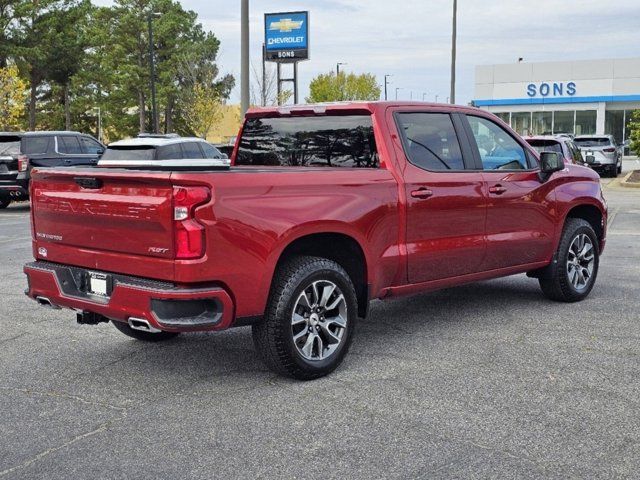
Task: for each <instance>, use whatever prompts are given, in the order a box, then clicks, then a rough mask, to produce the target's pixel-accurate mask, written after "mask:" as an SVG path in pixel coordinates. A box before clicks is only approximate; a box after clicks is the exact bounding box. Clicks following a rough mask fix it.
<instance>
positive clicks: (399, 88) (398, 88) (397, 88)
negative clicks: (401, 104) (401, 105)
mask: <svg viewBox="0 0 640 480" xmlns="http://www.w3.org/2000/svg"><path fill="white" fill-rule="evenodd" d="M401 89H402V87H396V100H398V90H401Z"/></svg>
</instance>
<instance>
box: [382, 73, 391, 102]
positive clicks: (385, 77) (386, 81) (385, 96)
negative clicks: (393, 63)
mask: <svg viewBox="0 0 640 480" xmlns="http://www.w3.org/2000/svg"><path fill="white" fill-rule="evenodd" d="M389 77H393V75H391V74H386V75H385V76H384V99H385V100H387V85H388V84H389Z"/></svg>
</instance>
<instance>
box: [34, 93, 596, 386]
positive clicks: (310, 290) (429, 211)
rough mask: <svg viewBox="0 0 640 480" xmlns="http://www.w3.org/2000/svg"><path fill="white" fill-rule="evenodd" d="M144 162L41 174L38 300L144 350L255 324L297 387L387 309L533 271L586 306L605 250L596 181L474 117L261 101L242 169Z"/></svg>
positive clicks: (37, 182)
mask: <svg viewBox="0 0 640 480" xmlns="http://www.w3.org/2000/svg"><path fill="white" fill-rule="evenodd" d="M147 167H148V165H147V163H145V162H144V161H139V162H134V161H132V162H131V164H130V165H128V167H127V168H97V169H95V168H94V169H83V168H52V169H44V168H42V169H41V168H38V169H34V170H33V172H32V183H31V198H32V214H31V215H32V217H31V221H32V230H33V255H34V257H35V261H34V262H32V263H29V264H27V265H25V267H24V271H25V273H26V275H27V277H28V288H27V291H26V293H27V295H28V296H29V297H31V298H33V299H35V300H36V301H37V302H39V303H40V304H42V305H44V306H47V307H53V308H61V307H65V308H70V309H73V310H75V311H76V313H77V320H78V322H80V323H89V324H95V323H99V322H109V321H111V322H112V323H113V325H114V326H115V327H116V328H117V329H118V330H120V331H121V332H122V333H124V334H126V335H128V336H130V337H133V338H136V339H139V340H147V341H159V340H166V339H170V338H172V337H174V336H175V335H178V334H180V333H182V332H194V331H205V330H222V329H226V328H229V327H235V326H243V325H251V326H252V331H253V338H254V343H255V346H256V348H257V350H258V352H259V353H260V356H261V357H262V359H263V360H264V362H265V363H266V364H267V365H268V366H269V367H270V368H271V369H273V370H274V371H276V372H279V373H282V374H285V375H289V376H292V377H294V378H298V379H312V378H317V377H320V376H322V375H326V374H327V373H329V372H331V371H332V370H333V369H335V368H336V367H337V366H338V365H339V364H340V362H341V361H342V359H343V358H344V356H345V354H346V352H347V350H348V348H349V345H350V343H351V340H352V337H353V334H354V328H355V324H356V321H357V320H358V319H361V318H365V317H366V316H367V312H368V306H369V303H370V301H371V300H372V299H388V298H394V297H396V296H399V295H408V294H416V293H419V292H425V291H430V290H435V289H441V288H446V287H452V286H455V285H460V284H463V283H468V282H475V281H478V280H483V279H489V278H495V277H501V276H506V275H513V274H518V273H526V274H527V275H528V276H529V277H533V278H535V279H537V281H538V282H539V284H540V286H541V288H542V292H543V293H544V294H545V295H546V296H547V297H549V298H551V299H553V300H559V301H565V302H574V301H578V300H582V299H584V298H585V297H586V296H587V295H588V294H589V292H590V291H591V289H592V288H593V286H594V283H595V280H596V276H597V273H598V262H599V257H600V254H601V253H602V251H603V249H604V246H605V237H606V218H607V209H606V203H605V201H604V198H603V196H602V191H601V188H600V182H599V178H598V175H597V174H596V173H595V172H594V171H592V170H591V169H589V168H586V167H583V166H580V165H572V164H565V163H564V162H563V161H562V159H561V158H560V157H559V156H558V155H557V153H554V152H543V153H541V154H540V155H538V153H537V152H536V151H535V150H534V149H533V148H532V147H530V146H529V145H528V144H527V143H526V142H525V141H524V140H523V139H522V138H520V137H519V136H518V135H517V134H516V133H514V132H513V131H512V130H511V129H510V128H509V127H508V126H507V125H505V124H504V123H503V122H502V121H500V120H499V119H498V118H497V117H495V116H493V115H492V114H490V113H488V112H485V111H482V110H478V109H475V108H471V107H462V106H451V105H443V104H422V103H408V102H407V103H400V102H395V103H394V102H370V103H366V102H365V103H358V102H352V103H338V104H320V105H304V106H302V105H301V106H288V107H279V108H266V109H252V110H250V111H249V112H248V113H247V115H246V118H245V121H244V124H243V126H242V128H241V131H240V134H239V137H238V139H237V141H236V146H235V149H234V151H233V154H232V158H231V165H228V164H222V163H221V164H219V165H214V164H212V165H209V166H206V165H202V164H198V165H195V166H194V167H193V169H184V168H183V169H180V170H175V169H171V167H170V165H169V166H167V167H166V168H163V167H162V165H156V166H155V167H154V168H147ZM397 321H401V318H400V316H399V317H398V320H397Z"/></svg>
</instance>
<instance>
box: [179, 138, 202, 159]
mask: <svg viewBox="0 0 640 480" xmlns="http://www.w3.org/2000/svg"><path fill="white" fill-rule="evenodd" d="M182 157H183V158H202V150H200V147H199V146H198V144H197V143H196V142H185V143H183V144H182Z"/></svg>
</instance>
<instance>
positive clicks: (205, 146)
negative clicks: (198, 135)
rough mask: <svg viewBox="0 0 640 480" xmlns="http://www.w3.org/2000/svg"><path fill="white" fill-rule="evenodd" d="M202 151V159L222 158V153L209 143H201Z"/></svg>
mask: <svg viewBox="0 0 640 480" xmlns="http://www.w3.org/2000/svg"><path fill="white" fill-rule="evenodd" d="M200 146H201V147H202V151H203V152H204V158H222V153H220V150H218V149H217V148H216V147H214V146H213V145H211V144H210V143H205V142H203V143H201V144H200Z"/></svg>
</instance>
